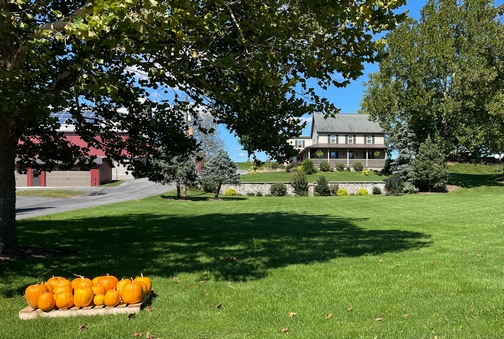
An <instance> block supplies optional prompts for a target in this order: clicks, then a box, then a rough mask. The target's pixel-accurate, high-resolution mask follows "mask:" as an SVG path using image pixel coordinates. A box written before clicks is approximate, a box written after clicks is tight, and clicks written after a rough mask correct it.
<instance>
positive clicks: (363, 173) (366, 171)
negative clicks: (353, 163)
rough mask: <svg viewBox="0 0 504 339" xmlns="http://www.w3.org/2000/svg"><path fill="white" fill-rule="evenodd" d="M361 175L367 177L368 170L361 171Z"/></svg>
mask: <svg viewBox="0 0 504 339" xmlns="http://www.w3.org/2000/svg"><path fill="white" fill-rule="evenodd" d="M361 175H362V176H363V177H364V176H365V177H367V176H368V175H369V170H367V169H363V170H362V173H361Z"/></svg>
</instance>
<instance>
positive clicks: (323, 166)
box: [320, 160, 331, 172]
mask: <svg viewBox="0 0 504 339" xmlns="http://www.w3.org/2000/svg"><path fill="white" fill-rule="evenodd" d="M320 170H321V171H322V172H329V171H330V170H331V166H330V165H329V163H328V162H327V161H325V160H324V161H322V162H321V163H320Z"/></svg>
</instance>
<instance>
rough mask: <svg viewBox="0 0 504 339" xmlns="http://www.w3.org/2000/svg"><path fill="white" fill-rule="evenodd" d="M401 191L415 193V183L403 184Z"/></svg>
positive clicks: (416, 189) (416, 191)
mask: <svg viewBox="0 0 504 339" xmlns="http://www.w3.org/2000/svg"><path fill="white" fill-rule="evenodd" d="M402 191H403V193H405V194H417V193H418V188H417V187H415V185H413V184H412V183H410V182H407V183H406V185H404V187H403V189H402Z"/></svg>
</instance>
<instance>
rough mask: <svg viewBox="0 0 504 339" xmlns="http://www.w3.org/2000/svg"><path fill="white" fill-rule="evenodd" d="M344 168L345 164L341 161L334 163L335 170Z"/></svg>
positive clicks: (341, 170)
mask: <svg viewBox="0 0 504 339" xmlns="http://www.w3.org/2000/svg"><path fill="white" fill-rule="evenodd" d="M344 169H345V164H344V163H342V162H337V163H336V170H337V171H338V172H343V170H344Z"/></svg>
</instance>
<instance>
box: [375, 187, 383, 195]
mask: <svg viewBox="0 0 504 339" xmlns="http://www.w3.org/2000/svg"><path fill="white" fill-rule="evenodd" d="M373 194H375V195H377V194H381V189H380V187H378V186H374V187H373Z"/></svg>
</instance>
